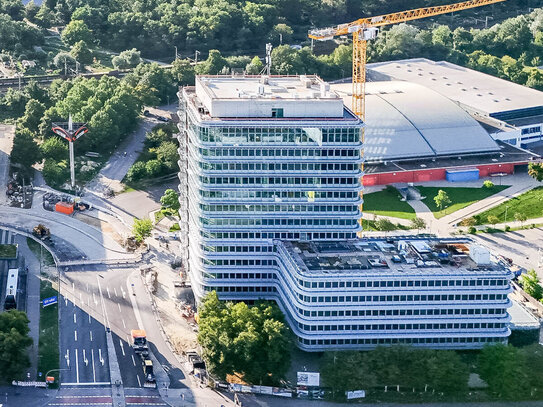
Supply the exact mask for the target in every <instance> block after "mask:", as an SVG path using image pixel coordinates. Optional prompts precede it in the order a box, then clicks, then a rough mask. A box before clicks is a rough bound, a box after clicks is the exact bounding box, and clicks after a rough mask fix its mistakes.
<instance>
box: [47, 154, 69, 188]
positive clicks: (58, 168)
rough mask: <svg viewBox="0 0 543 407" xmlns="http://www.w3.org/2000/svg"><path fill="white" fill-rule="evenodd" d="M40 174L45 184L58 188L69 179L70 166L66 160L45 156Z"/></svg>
mask: <svg viewBox="0 0 543 407" xmlns="http://www.w3.org/2000/svg"><path fill="white" fill-rule="evenodd" d="M42 175H43V178H44V179H45V182H46V183H47V185H49V186H51V187H53V188H59V187H61V186H62V185H64V184H65V183H66V182H68V180H69V179H70V168H69V166H68V161H67V160H61V161H56V160H54V159H52V158H47V159H46V160H45V161H44V162H43V169H42Z"/></svg>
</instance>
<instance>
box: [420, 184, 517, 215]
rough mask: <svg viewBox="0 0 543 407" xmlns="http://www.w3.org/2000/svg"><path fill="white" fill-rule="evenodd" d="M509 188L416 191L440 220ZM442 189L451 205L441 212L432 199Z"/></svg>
mask: <svg viewBox="0 0 543 407" xmlns="http://www.w3.org/2000/svg"><path fill="white" fill-rule="evenodd" d="M507 188H509V185H494V186H493V187H492V188H484V187H481V188H466V187H458V188H457V187H421V186H417V189H418V190H419V191H420V193H421V195H422V196H425V197H426V198H424V199H423V200H422V202H424V203H425V204H426V206H428V208H430V210H431V211H432V212H433V213H434V216H435V217H436V219H439V218H442V217H443V216H446V215H449V214H451V213H453V212H456V211H458V210H460V209H462V208H465V207H466V206H469V205H471V204H473V203H475V202H478V201H480V200H481V199H484V198H488V197H489V196H492V195H494V194H497V193H498V192H500V191H503V190H504V189H507ZM440 189H442V190H443V191H445V192H446V193H447V195H448V196H449V199H450V200H451V204H450V205H449V206H447V207H446V208H445V209H443V210H439V208H438V207H437V205H436V203H435V201H434V197H435V196H436V195H437V193H438V191H439V190H440Z"/></svg>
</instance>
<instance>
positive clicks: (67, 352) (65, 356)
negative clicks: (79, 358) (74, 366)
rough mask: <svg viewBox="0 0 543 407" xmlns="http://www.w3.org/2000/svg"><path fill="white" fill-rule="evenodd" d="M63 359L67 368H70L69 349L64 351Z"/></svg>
mask: <svg viewBox="0 0 543 407" xmlns="http://www.w3.org/2000/svg"><path fill="white" fill-rule="evenodd" d="M64 359H66V366H68V368H69V367H70V349H66V355H64Z"/></svg>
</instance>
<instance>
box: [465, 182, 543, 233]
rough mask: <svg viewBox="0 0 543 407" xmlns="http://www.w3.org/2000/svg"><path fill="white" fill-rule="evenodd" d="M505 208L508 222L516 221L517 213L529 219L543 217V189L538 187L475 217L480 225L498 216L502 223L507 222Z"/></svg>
mask: <svg viewBox="0 0 543 407" xmlns="http://www.w3.org/2000/svg"><path fill="white" fill-rule="evenodd" d="M505 208H507V221H508V222H512V221H514V220H515V213H522V214H524V215H526V218H527V219H535V218H541V217H543V187H538V188H534V189H531V190H530V191H528V192H525V193H523V194H521V195H519V196H517V197H516V198H511V199H510V200H508V201H506V202H503V203H501V204H499V205H498V206H495V207H493V208H490V209H488V210H486V211H484V212H481V213H479V214H478V215H475V216H474V218H475V219H477V224H478V225H483V224H486V223H488V217H489V216H497V217H498V219H499V220H500V222H505V221H506V219H505Z"/></svg>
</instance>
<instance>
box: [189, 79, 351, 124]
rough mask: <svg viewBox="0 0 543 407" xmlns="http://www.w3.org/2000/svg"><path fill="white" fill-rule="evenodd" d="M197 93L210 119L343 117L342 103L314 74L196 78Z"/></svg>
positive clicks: (203, 109) (327, 85)
mask: <svg viewBox="0 0 543 407" xmlns="http://www.w3.org/2000/svg"><path fill="white" fill-rule="evenodd" d="M196 93H197V94H198V99H199V101H200V102H201V103H202V113H204V115H207V116H208V117H209V118H232V117H235V118H324V117H326V118H340V119H341V118H343V117H344V115H345V112H344V110H345V109H344V106H343V101H342V100H341V98H340V97H339V96H338V95H336V94H335V93H334V92H330V85H329V84H328V83H326V82H324V81H323V80H322V79H320V78H319V77H317V76H314V75H309V76H306V75H301V76H271V77H270V76H233V77H230V76H198V77H197V78H196Z"/></svg>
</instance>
